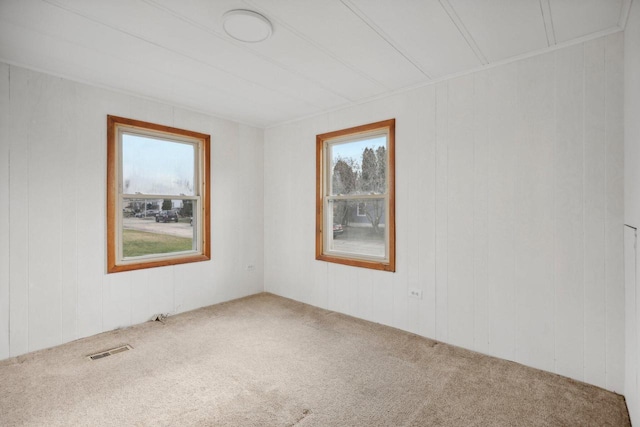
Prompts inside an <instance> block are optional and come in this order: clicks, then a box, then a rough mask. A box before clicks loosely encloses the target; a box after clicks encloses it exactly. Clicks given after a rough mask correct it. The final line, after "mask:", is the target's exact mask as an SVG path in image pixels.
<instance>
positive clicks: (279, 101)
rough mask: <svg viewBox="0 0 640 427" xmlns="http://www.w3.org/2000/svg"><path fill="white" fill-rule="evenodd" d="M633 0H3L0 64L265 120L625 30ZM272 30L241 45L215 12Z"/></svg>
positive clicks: (277, 119) (316, 110)
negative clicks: (239, 13) (256, 17)
mask: <svg viewBox="0 0 640 427" xmlns="http://www.w3.org/2000/svg"><path fill="white" fill-rule="evenodd" d="M631 1H632V0H439V1H438V0H0V61H3V62H7V63H10V64H16V65H20V66H24V67H28V68H32V69H36V70H41V71H44V72H47V73H50V74H54V75H58V76H62V77H66V78H69V79H72V80H77V81H81V82H86V83H90V84H93V85H98V86H101V87H107V88H111V89H115V90H119V91H123V92H127V93H132V94H136V95H140V96H144V97H147V98H151V99H155V100H159V101H162V102H166V103H170V104H173V105H177V106H181V107H186V108H189V109H193V110H197V111H201V112H205V113H208V114H213V115H216V116H220V117H224V118H228V119H232V120H236V121H239V122H243V123H249V124H252V125H256V126H260V127H268V126H272V125H275V124H278V123H283V122H286V121H290V120H295V119H297V118H300V117H304V116H309V115H313V114H318V113H320V112H323V111H327V110H333V109H336V108H340V107H344V106H346V105H349V104H353V103H358V102H362V101H365V100H368V99H372V98H375V97H379V96H382V95H385V94H388V93H391V92H395V91H399V90H403V89H407V88H411V87H416V86H418V85H423V84H427V83H429V82H432V81H435V80H441V79H443V78H446V77H449V76H453V75H456V74H461V73H464V72H468V71H470V70H477V69H480V68H482V67H485V66H489V65H492V64H495V63H499V62H504V61H506V60H509V59H510V58H514V57H519V56H522V55H527V54H531V53H533V52H541V51H543V50H545V49H552V48H554V47H555V46H557V45H564V44H568V43H572V42H575V41H578V40H584V39H585V38H589V37H595V36H597V35H602V34H606V33H610V32H615V31H620V30H622V29H624V25H625V23H626V17H627V15H628V12H629V8H630V6H631ZM232 9H251V10H254V11H257V12H259V13H261V14H263V15H265V16H266V17H268V18H269V19H270V20H271V22H272V23H273V27H274V33H273V36H272V37H271V38H270V39H268V40H267V41H264V42H262V43H254V44H245V43H242V42H238V41H236V40H234V39H231V38H230V37H229V36H227V35H226V34H225V33H224V31H223V30H222V15H223V14H224V13H225V12H227V11H229V10H232Z"/></svg>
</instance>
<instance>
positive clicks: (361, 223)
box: [316, 119, 395, 271]
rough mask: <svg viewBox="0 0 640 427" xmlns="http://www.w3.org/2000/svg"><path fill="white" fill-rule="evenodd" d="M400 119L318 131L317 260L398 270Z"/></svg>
mask: <svg viewBox="0 0 640 427" xmlns="http://www.w3.org/2000/svg"><path fill="white" fill-rule="evenodd" d="M394 144H395V119H391V120H386V121H383V122H378V123H372V124H368V125H363V126H359V127H355V128H350V129H344V130H339V131H335V132H330V133H325V134H322V135H317V137H316V259H318V260H323V261H329V262H336V263H339V264H346V265H353V266H357V267H365V268H373V269H377V270H386V271H395V193H394V189H395V176H394V174H395V165H394V159H395V154H394Z"/></svg>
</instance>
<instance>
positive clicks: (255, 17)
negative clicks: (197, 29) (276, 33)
mask: <svg viewBox="0 0 640 427" xmlns="http://www.w3.org/2000/svg"><path fill="white" fill-rule="evenodd" d="M222 27H223V28H224V31H225V32H226V33H227V34H228V35H229V36H231V37H233V38H234V39H236V40H239V41H241V42H245V43H257V42H261V41H264V40H266V39H268V38H269V37H271V34H272V33H273V26H272V25H271V22H270V21H269V20H268V19H267V18H265V17H264V16H262V15H260V14H259V13H257V12H253V11H251V10H244V9H235V10H230V11H228V12H227V13H225V14H224V16H223V22H222Z"/></svg>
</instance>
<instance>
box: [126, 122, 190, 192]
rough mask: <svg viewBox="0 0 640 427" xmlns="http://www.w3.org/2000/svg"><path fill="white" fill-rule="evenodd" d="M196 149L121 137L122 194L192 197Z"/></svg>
mask: <svg viewBox="0 0 640 427" xmlns="http://www.w3.org/2000/svg"><path fill="white" fill-rule="evenodd" d="M194 164H195V147H194V146H193V145H192V144H188V143H181V142H173V141H166V140H163V139H159V138H152V137H148V136H140V135H134V134H129V133H123V135H122V192H123V193H124V194H136V193H139V194H168V195H175V196H179V195H185V196H193V195H194V194H195V193H194V185H195V179H194V177H195V171H194Z"/></svg>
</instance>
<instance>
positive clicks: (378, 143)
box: [331, 135, 387, 170]
mask: <svg viewBox="0 0 640 427" xmlns="http://www.w3.org/2000/svg"><path fill="white" fill-rule="evenodd" d="M386 145H387V136H386V135H382V136H374V137H373V138H367V139H363V140H362V141H355V142H351V141H349V142H345V143H342V144H333V145H332V146H331V153H332V156H331V157H332V158H331V161H332V162H333V164H335V163H336V161H337V159H338V158H342V159H348V158H352V159H353V160H354V161H355V163H356V168H357V169H358V170H359V169H361V168H362V152H363V151H364V149H365V148H367V147H369V148H373V150H374V151H375V150H376V149H377V148H378V147H386Z"/></svg>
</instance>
